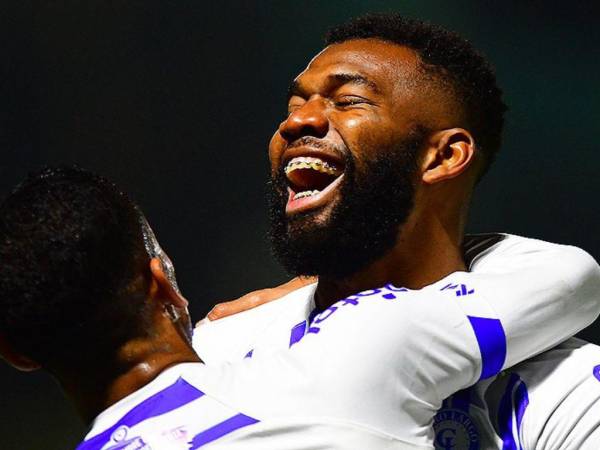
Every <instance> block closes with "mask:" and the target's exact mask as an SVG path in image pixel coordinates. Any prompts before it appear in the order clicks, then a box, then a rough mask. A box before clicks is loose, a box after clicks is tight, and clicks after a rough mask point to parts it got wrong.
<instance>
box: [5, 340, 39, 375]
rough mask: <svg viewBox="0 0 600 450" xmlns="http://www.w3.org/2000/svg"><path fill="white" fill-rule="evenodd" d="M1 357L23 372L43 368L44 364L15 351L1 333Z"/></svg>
mask: <svg viewBox="0 0 600 450" xmlns="http://www.w3.org/2000/svg"><path fill="white" fill-rule="evenodd" d="M0 357H2V359H4V360H5V361H6V362H7V363H8V364H10V365H11V366H13V367H14V368H15V369H17V370H20V371H22V372H33V371H34V370H38V369H41V368H42V366H41V365H40V364H38V363H37V362H35V361H34V360H32V359H30V358H28V357H27V356H25V355H22V354H20V353H19V352H17V351H15V350H14V348H13V346H12V345H11V344H10V343H9V342H8V341H7V340H6V338H5V337H4V336H2V335H0Z"/></svg>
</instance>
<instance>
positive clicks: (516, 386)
mask: <svg viewBox="0 0 600 450" xmlns="http://www.w3.org/2000/svg"><path fill="white" fill-rule="evenodd" d="M527 405H529V396H528V395H527V386H526V385H525V383H524V382H523V380H521V378H520V377H519V375H517V374H516V373H512V374H511V376H510V379H509V381H508V384H507V385H506V391H505V392H504V395H503V396H502V399H501V400H500V408H499V410H498V428H499V431H500V438H501V439H502V443H503V445H502V450H518V449H519V448H522V443H521V438H520V436H521V421H522V420H523V414H525V410H526V409H527ZM513 418H514V419H515V422H516V427H513Z"/></svg>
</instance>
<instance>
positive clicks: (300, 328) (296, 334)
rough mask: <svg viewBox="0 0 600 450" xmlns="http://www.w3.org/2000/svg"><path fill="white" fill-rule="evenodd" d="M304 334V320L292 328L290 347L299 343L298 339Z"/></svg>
mask: <svg viewBox="0 0 600 450" xmlns="http://www.w3.org/2000/svg"><path fill="white" fill-rule="evenodd" d="M305 332H306V320H303V321H302V322H300V323H299V324H298V325H295V326H294V328H292V332H291V334H290V347H291V346H292V345H294V344H295V343H297V342H300V339H302V338H303V337H304V333H305Z"/></svg>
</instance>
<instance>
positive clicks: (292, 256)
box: [269, 129, 425, 280]
mask: <svg viewBox="0 0 600 450" xmlns="http://www.w3.org/2000/svg"><path fill="white" fill-rule="evenodd" d="M424 139H425V131H424V130H421V129H418V130H415V131H414V132H413V133H411V134H409V136H408V137H407V138H406V139H405V140H404V141H402V142H400V143H397V144H396V145H395V146H394V147H393V148H389V149H387V150H385V149H384V150H382V151H381V152H379V156H378V157H377V158H374V159H371V160H368V161H365V163H364V168H363V169H362V170H360V171H358V170H357V168H356V165H355V164H354V161H353V159H352V158H351V157H350V156H349V155H347V157H346V167H345V175H344V180H343V181H342V185H341V186H340V188H339V189H340V195H339V201H338V203H337V204H336V205H334V206H333V208H332V211H331V214H330V216H329V217H328V219H326V220H325V221H322V220H320V221H319V220H317V219H316V217H317V216H318V213H319V211H318V210H317V211H315V212H307V213H299V214H295V215H293V216H290V217H288V216H286V213H285V206H286V203H287V200H288V192H287V183H286V178H285V175H284V173H283V172H282V171H280V172H278V174H277V176H275V177H274V178H273V179H271V182H270V183H269V187H270V189H269V191H270V192H269V204H270V208H269V209H270V219H271V231H270V233H269V237H270V240H271V244H272V249H273V253H274V255H275V257H276V258H277V260H278V261H279V262H280V263H281V265H282V266H283V267H284V268H285V269H286V270H287V271H288V272H289V273H290V274H292V275H296V276H297V275H306V276H308V275H318V276H320V277H328V278H332V279H336V280H341V279H345V278H348V277H350V276H352V275H354V274H356V273H357V272H359V271H360V270H362V269H364V268H365V267H367V266H369V265H370V264H371V263H373V262H374V261H376V260H378V259H379V258H381V257H382V256H384V255H385V254H386V253H387V252H388V251H389V250H391V249H392V248H393V246H394V245H395V243H396V239H397V236H398V232H399V230H400V227H401V226H402V225H403V224H404V223H405V222H406V219H407V218H408V216H409V214H410V212H411V211H412V208H413V203H414V192H415V187H414V177H415V174H416V171H417V156H418V151H419V149H420V148H421V146H422V144H423V142H424Z"/></svg>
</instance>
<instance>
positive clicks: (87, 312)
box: [0, 167, 149, 368]
mask: <svg viewBox="0 0 600 450" xmlns="http://www.w3.org/2000/svg"><path fill="white" fill-rule="evenodd" d="M142 218H143V216H142V215H141V212H140V211H139V209H138V208H137V207H136V206H135V205H134V204H133V203H132V202H131V201H130V200H129V198H128V197H127V196H126V195H125V194H124V193H123V192H121V191H120V190H119V189H117V188H116V186H115V185H114V184H112V183H111V182H109V181H107V180H106V179H104V178H102V177H100V176H97V175H95V174H92V173H90V172H87V171H85V170H83V169H79V168H76V167H60V168H47V169H44V170H42V171H40V172H38V173H36V174H32V175H30V176H29V177H28V178H27V179H26V180H25V181H24V182H23V183H21V184H20V185H19V186H17V187H16V188H15V190H14V191H13V192H12V193H11V194H10V195H9V196H8V197H7V198H6V199H5V200H4V202H3V203H2V204H1V205H0V260H1V261H2V267H1V269H0V310H1V314H0V333H1V334H2V335H3V336H4V337H5V338H6V339H7V340H8V341H9V342H10V343H11V344H12V345H13V346H14V347H15V348H16V349H17V350H18V351H19V352H21V353H23V354H25V355H27V356H28V357H30V358H32V359H34V360H35V361H37V362H38V363H40V364H42V365H43V366H46V367H51V368H53V367H56V366H59V367H66V366H64V364H68V361H69V360H71V359H74V360H76V361H78V362H79V363H80V364H81V365H85V364H89V363H92V362H94V361H98V362H102V359H103V358H106V357H110V356H111V355H112V353H114V351H115V350H116V349H117V348H118V346H119V345H121V344H123V343H124V342H126V341H127V340H128V339H131V338H133V337H136V336H142V335H145V334H146V333H147V331H146V330H147V326H146V325H147V323H146V322H147V320H146V318H147V317H148V314H147V311H146V309H147V308H146V306H145V305H146V303H147V302H145V299H146V297H145V292H146V288H147V286H148V281H149V269H148V261H149V255H148V253H147V252H146V249H145V246H144V236H143V232H142V224H141V220H142ZM108 362H109V361H106V363H108Z"/></svg>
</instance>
